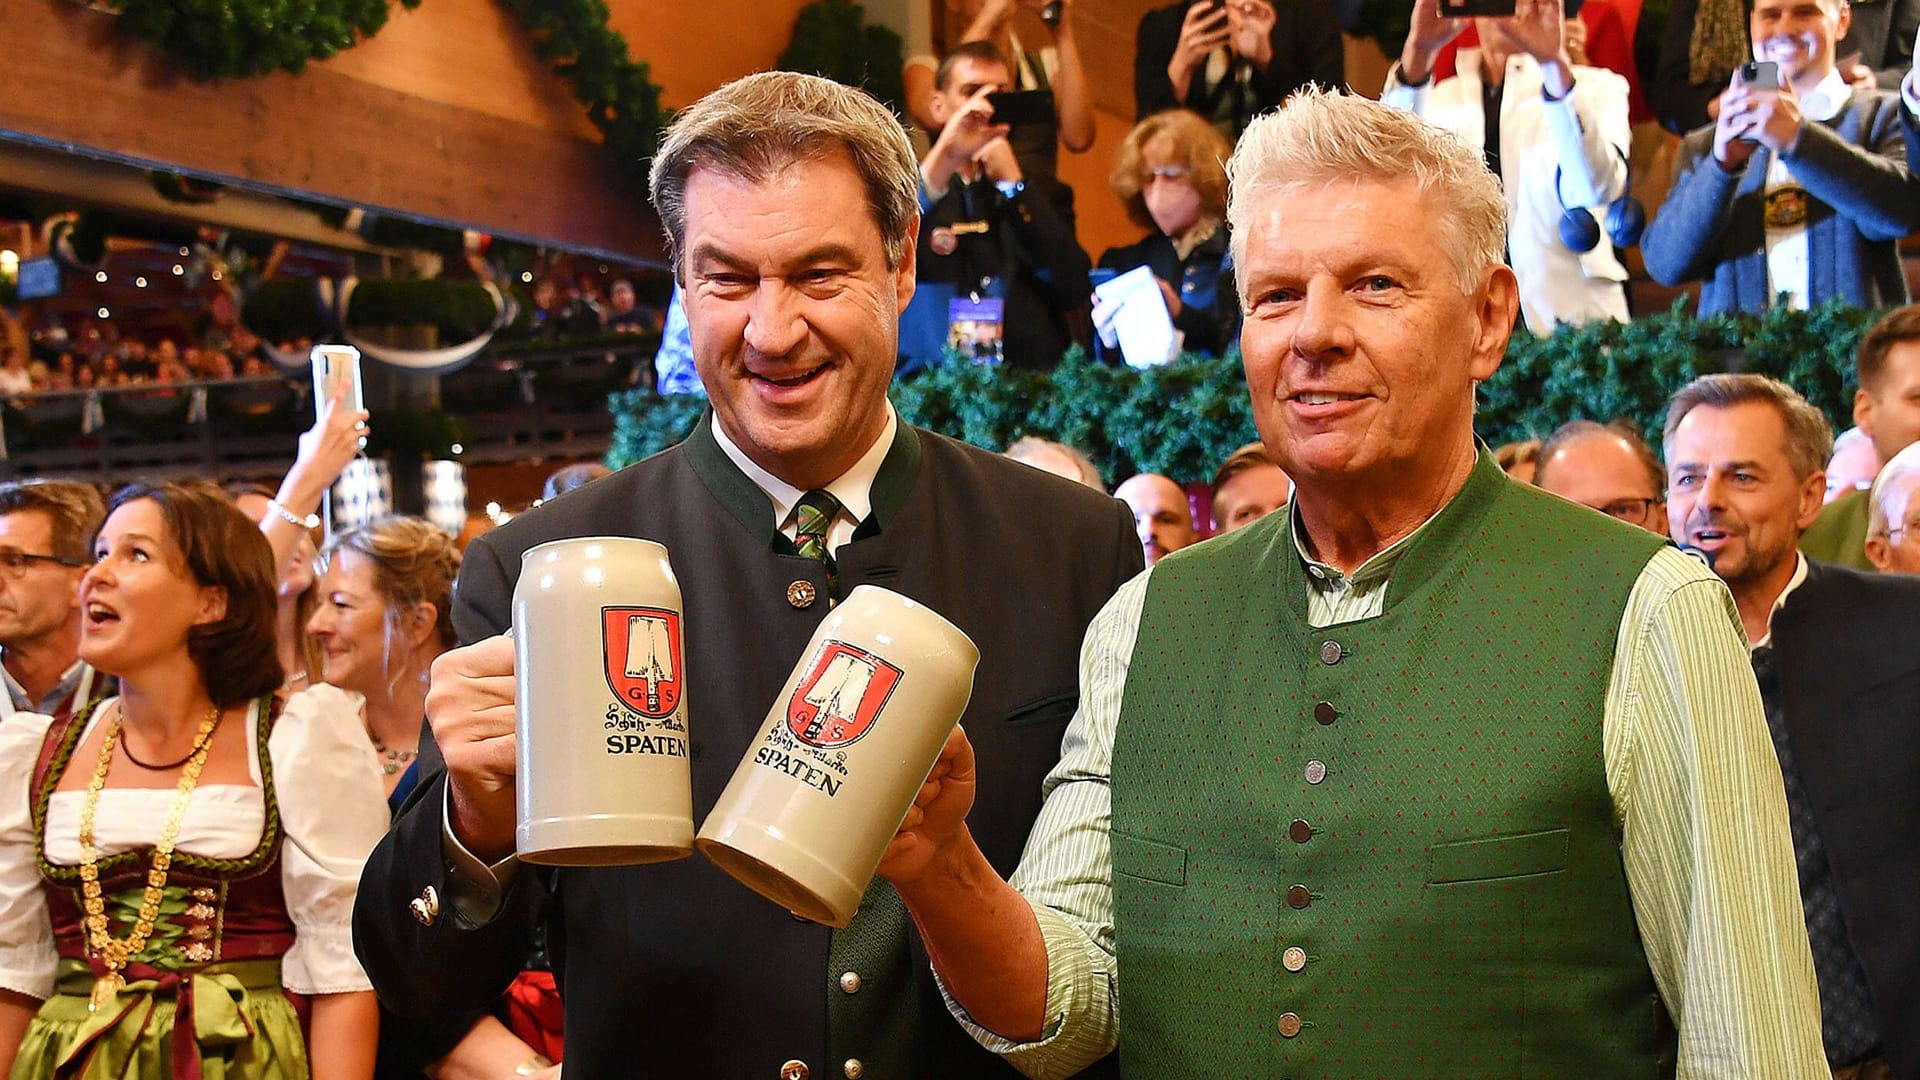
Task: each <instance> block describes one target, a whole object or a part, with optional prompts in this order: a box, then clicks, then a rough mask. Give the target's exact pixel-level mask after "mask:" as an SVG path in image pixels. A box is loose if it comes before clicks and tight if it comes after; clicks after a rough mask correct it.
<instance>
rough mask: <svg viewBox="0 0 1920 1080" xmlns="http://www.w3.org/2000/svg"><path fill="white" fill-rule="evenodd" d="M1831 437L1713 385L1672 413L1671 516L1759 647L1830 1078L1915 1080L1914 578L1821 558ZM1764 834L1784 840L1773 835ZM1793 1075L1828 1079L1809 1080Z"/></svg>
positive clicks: (1799, 404) (1918, 1042) (1789, 407)
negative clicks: (1813, 556)
mask: <svg viewBox="0 0 1920 1080" xmlns="http://www.w3.org/2000/svg"><path fill="white" fill-rule="evenodd" d="M1832 449H1833V432H1832V429H1831V428H1829V427H1828V425H1827V419H1826V417H1825V416H1823V415H1821V413H1820V410H1818V409H1816V408H1814V407H1813V406H1812V405H1810V404H1808V403H1807V400H1806V399H1805V398H1803V397H1801V396H1800V395H1799V394H1798V393H1797V392H1795V391H1794V389H1793V388H1792V387H1790V386H1788V385H1786V384H1785V383H1783V382H1780V381H1778V380H1776V379H1769V378H1766V377H1765V376H1761V375H1706V376H1702V377H1700V378H1698V379H1695V380H1694V381H1692V382H1690V383H1688V384H1687V385H1686V386H1684V387H1682V388H1681V389H1680V391H1679V393H1677V394H1675V395H1674V397H1673V401H1672V403H1671V404H1670V405H1669V406H1668V409H1667V424H1666V451H1667V499H1668V501H1667V517H1668V522H1669V524H1670V525H1671V527H1672V529H1673V538H1674V540H1676V541H1678V542H1679V543H1682V544H1686V545H1689V546H1691V547H1694V548H1697V549H1699V550H1700V551H1702V552H1705V553H1706V557H1707V558H1708V559H1709V560H1710V561H1711V562H1712V564H1713V569H1714V572H1715V573H1717V574H1719V575H1720V577H1721V578H1723V579H1725V581H1726V583H1727V586H1728V588H1730V589H1731V590H1732V592H1733V600H1734V604H1735V606H1736V607H1737V608H1738V609H1739V612H1740V620H1741V622H1742V624H1743V626H1744V629H1745V630H1746V637H1747V640H1748V641H1749V642H1750V643H1751V652H1752V663H1753V673H1754V677H1755V680H1756V681H1757V682H1758V684H1759V687H1760V698H1761V700H1762V702H1764V704H1765V709H1766V722H1767V727H1768V729H1769V731H1770V733H1771V735H1772V737H1773V744H1774V750H1775V751H1776V753H1777V754H1778V755H1779V759H1780V772H1781V776H1782V778H1783V780H1784V786H1785V791H1786V800H1787V812H1788V822H1789V825H1790V828H1791V835H1792V837H1793V847H1794V853H1795V857H1796V862H1797V868H1798V873H1799V878H1800V901H1801V905H1802V907H1803V909H1804V913H1805V919H1806V928H1807V936H1808V938H1809V939H1810V940H1811V942H1812V951H1813V966H1814V970H1815V972H1816V973H1817V974H1818V976H1819V982H1820V1006H1819V1008H1820V1020H1821V1030H1822V1035H1823V1041H1824V1044H1825V1049H1826V1058H1827V1064H1829V1065H1830V1066H1831V1068H1832V1070H1833V1075H1834V1076H1835V1077H1836V1078H1844V1080H1890V1078H1892V1077H1911V1076H1920V925H1916V923H1915V921H1914V919H1913V917H1912V912H1911V910H1910V905H1911V902H1912V897H1914V896H1916V895H1920V784H1915V783H1914V777H1913V762H1914V761H1915V760H1916V759H1920V652H1916V651H1915V650H1914V649H1913V648H1911V647H1910V646H1909V647H1903V643H1905V642H1906V641H1907V640H1908V639H1909V638H1910V637H1911V635H1912V632H1913V627H1915V626H1920V580H1916V579H1913V578H1907V577H1889V576H1885V575H1881V574H1871V573H1864V572H1861V571H1857V570H1850V569H1847V568H1845V567H1839V566H1829V565H1826V564H1823V563H1819V562H1814V561H1812V560H1810V559H1808V558H1807V556H1806V555H1805V554H1803V553H1802V552H1801V551H1800V550H1799V547H1798V545H1799V542H1800V533H1801V531H1802V530H1803V529H1805V528H1806V527H1807V525H1808V523H1809V522H1811V521H1812V520H1813V517H1814V515H1815V514H1817V513H1818V512H1819V510H1820V500H1821V496H1822V495H1823V494H1824V492H1825V490H1826V478H1825V476H1824V475H1823V474H1822V471H1821V467H1822V465H1823V464H1824V463H1825V461H1826V460H1827V457H1828V456H1829V455H1830V454H1831V452H1832ZM1757 827H1759V828H1777V827H1778V824H1777V823H1767V824H1764V825H1759V826H1757ZM1793 1075H1796V1076H1813V1075H1817V1074H1816V1073H1812V1072H1797V1073H1795V1074H1793Z"/></svg>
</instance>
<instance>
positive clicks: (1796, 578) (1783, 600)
mask: <svg viewBox="0 0 1920 1080" xmlns="http://www.w3.org/2000/svg"><path fill="white" fill-rule="evenodd" d="M1793 557H1794V560H1795V561H1794V564H1793V577H1791V578H1789V579H1788V580H1787V587H1786V588H1784V589H1781V590H1780V595H1779V596H1776V597H1774V598H1773V609H1772V610H1771V611H1769V612H1767V635H1766V636H1765V637H1763V638H1761V639H1760V640H1759V641H1756V642H1754V643H1753V648H1754V649H1762V648H1766V647H1768V646H1771V645H1772V644H1773V617H1774V616H1775V615H1777V614H1779V613H1780V609H1781V608H1783V607H1786V606H1787V597H1789V596H1792V595H1793V590H1795V589H1797V588H1799V587H1800V586H1801V584H1802V583H1804V582H1805V581H1806V580H1807V557H1806V556H1805V555H1803V554H1801V553H1800V552H1797V551H1796V552H1794V556H1793Z"/></svg>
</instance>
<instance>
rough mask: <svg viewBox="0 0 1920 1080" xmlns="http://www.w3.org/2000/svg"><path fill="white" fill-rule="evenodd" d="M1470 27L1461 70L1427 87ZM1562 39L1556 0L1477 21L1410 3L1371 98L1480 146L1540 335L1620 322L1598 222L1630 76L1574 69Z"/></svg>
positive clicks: (1622, 139)
mask: <svg viewBox="0 0 1920 1080" xmlns="http://www.w3.org/2000/svg"><path fill="white" fill-rule="evenodd" d="M1469 24H1471V25H1472V26H1473V27H1474V29H1475V31H1476V32H1477V33H1478V34H1479V37H1480V47H1479V48H1478V49H1462V50H1460V60H1459V66H1458V72H1457V73H1456V74H1455V75H1453V76H1451V77H1449V78H1446V79H1441V80H1439V82H1438V83H1435V82H1434V81H1433V62H1434V57H1435V55H1436V54H1437V53H1438V52H1439V51H1440V49H1441V47H1442V46H1444V45H1446V44H1447V43H1448V42H1450V41H1452V40H1453V39H1454V38H1455V37H1458V36H1459V35H1460V33H1461V32H1462V31H1463V30H1465V29H1466V28H1467V26H1468V25H1469ZM1566 37H1567V35H1566V17H1565V15H1564V13H1563V11H1562V9H1561V6H1560V0H1520V2H1519V3H1518V5H1517V6H1516V7H1515V10H1514V13H1513V14H1512V15H1511V16H1508V17H1503V18H1492V17H1484V18H1474V19H1465V18H1446V17H1443V16H1442V15H1441V14H1440V8H1439V6H1438V4H1437V2H1436V0H1416V2H1415V3H1414V6H1413V19H1412V28H1411V30H1410V31H1409V32H1408V34H1407V44H1406V47H1405V48H1404V49H1403V50H1402V51H1401V54H1400V62H1399V63H1398V64H1397V65H1395V66H1394V68H1393V69H1392V70H1391V71H1389V72H1388V73H1387V85H1386V89H1385V90H1384V91H1383V92H1382V94H1381V97H1380V100H1381V101H1383V102H1385V103H1386V104H1388V105H1392V106H1394V107H1395V108H1400V109H1405V110H1407V111H1409V112H1412V113H1414V114H1415V115H1417V116H1419V117H1421V118H1422V119H1424V120H1426V121H1427V122H1428V123H1430V124H1433V125H1435V126H1437V127H1442V128H1445V129H1447V130H1449V131H1452V132H1453V133H1454V134H1456V135H1459V136H1460V137H1461V138H1463V139H1465V140H1467V141H1468V142H1469V143H1472V144H1475V145H1477V146H1479V147H1480V148H1481V152H1482V153H1483V154H1484V155H1485V157H1486V161H1487V167H1488V168H1489V169H1491V170H1492V171H1493V172H1494V174H1495V175H1497V176H1499V177H1500V186H1501V188H1502V189H1503V190H1504V191H1505V193H1506V197H1507V259H1508V261H1509V262H1510V263H1512V265H1513V270H1514V273H1515V274H1516V275H1518V276H1519V278H1520V311H1521V314H1522V316H1523V317H1524V318H1525V320H1526V324H1527V328H1528V329H1530V330H1532V331H1533V332H1534V333H1535V334H1538V335H1541V336H1542V337H1544V336H1546V335H1547V334H1551V333H1552V332H1553V328H1554V324H1556V323H1571V324H1578V323H1584V322H1588V321H1591V320H1594V319H1616V320H1620V321H1625V320H1626V318H1627V296H1626V291H1625V289H1624V288H1623V285H1622V283H1623V282H1625V281H1626V280H1627V270H1626V267H1624V266H1621V265H1620V260H1619V259H1618V258H1617V257H1615V255H1614V252H1613V245H1612V244H1610V243H1608V242H1607V241H1608V240H1609V239H1612V238H1611V237H1608V236H1604V235H1602V231H1601V229H1600V226H1599V222H1598V221H1596V220H1595V218H1596V216H1599V217H1606V216H1608V215H1607V210H1608V207H1609V206H1610V205H1611V204H1612V203H1614V202H1615V201H1616V200H1618V199H1620V198H1621V197H1622V196H1623V195H1624V194H1625V191H1626V186H1627V147H1628V142H1629V140H1630V138H1631V137H1632V136H1631V132H1630V131H1629V129H1628V126H1627V108H1628V106H1627V95H1628V87H1627V80H1626V79H1624V78H1622V77H1620V76H1619V75H1617V74H1615V73H1614V72H1611V71H1607V70H1604V69H1602V68H1592V67H1584V66H1580V65H1576V64H1574V63H1573V61H1572V60H1571V59H1570V58H1569V57H1568V55H1567V41H1566ZM1616 231H1617V230H1616ZM1621 239H1624V240H1627V241H1628V242H1631V240H1632V237H1631V236H1623V237H1622V238H1621ZM1576 241H1577V242H1578V243H1579V244H1584V245H1585V246H1584V248H1582V247H1577V246H1576V243H1575V242H1576ZM1616 242H1617V241H1616Z"/></svg>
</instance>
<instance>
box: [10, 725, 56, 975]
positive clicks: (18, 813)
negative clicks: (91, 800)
mask: <svg viewBox="0 0 1920 1080" xmlns="http://www.w3.org/2000/svg"><path fill="white" fill-rule="evenodd" d="M52 724H53V718H52V717H48V716H42V715H40V714H39V713H25V712H23V713H15V714H13V716H11V717H10V718H8V719H7V720H5V721H0V989H5V990H12V991H14V992H15V993H20V994H25V995H27V996H28V997H34V998H40V999H42V1000H45V999H46V998H48V997H50V996H52V994H53V971H54V967H55V965H56V964H57V963H58V962H59V956H58V954H57V953H55V952H54V947H53V922H52V919H51V917H50V916H49V915H48V914H47V894H46V893H45V892H43V891H41V888H40V865H39V863H38V862H37V861H36V858H35V851H36V850H37V847H38V844H37V841H36V839H35V837H34V835H33V810H32V807H33V791H32V790H31V789H32V787H33V766H34V764H35V762H37V761H38V760H39V759H40V744H41V742H42V741H43V740H45V738H46V736H47V729H48V728H49V727H51V726H52Z"/></svg>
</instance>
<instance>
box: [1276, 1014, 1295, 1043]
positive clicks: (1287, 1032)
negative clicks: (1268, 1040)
mask: <svg viewBox="0 0 1920 1080" xmlns="http://www.w3.org/2000/svg"><path fill="white" fill-rule="evenodd" d="M1275 1026H1276V1027H1278V1028H1279V1029H1280V1037H1281V1038H1283V1039H1291V1038H1293V1037H1294V1036H1295V1035H1298V1034H1300V1014H1299V1013H1290V1012H1283V1013H1281V1014H1280V1022H1279V1023H1278V1024H1276V1025H1275Z"/></svg>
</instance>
